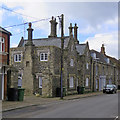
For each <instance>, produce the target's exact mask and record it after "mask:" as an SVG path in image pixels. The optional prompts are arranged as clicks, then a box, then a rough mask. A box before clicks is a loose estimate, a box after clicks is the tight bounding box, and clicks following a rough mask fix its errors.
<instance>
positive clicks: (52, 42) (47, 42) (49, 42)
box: [18, 36, 69, 48]
mask: <svg viewBox="0 0 120 120" xmlns="http://www.w3.org/2000/svg"><path fill="white" fill-rule="evenodd" d="M27 41H28V40H22V41H20V43H19V45H18V47H22V46H24V45H25V44H26V43H27ZM68 43H69V36H67V37H65V39H64V48H66V47H67V46H68ZM33 44H34V45H35V46H56V47H59V48H61V38H60V37H57V38H41V39H33Z"/></svg>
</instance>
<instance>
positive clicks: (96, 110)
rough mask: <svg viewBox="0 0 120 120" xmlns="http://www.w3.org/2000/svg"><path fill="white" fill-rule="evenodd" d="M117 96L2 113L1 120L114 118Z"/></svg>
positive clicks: (64, 102)
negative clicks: (20, 119)
mask: <svg viewBox="0 0 120 120" xmlns="http://www.w3.org/2000/svg"><path fill="white" fill-rule="evenodd" d="M116 116H118V94H103V95H99V96H93V97H87V98H81V99H75V100H68V101H64V100H63V101H62V102H61V101H60V102H55V103H52V104H47V105H40V106H32V107H27V108H23V109H17V110H13V111H8V112H4V113H3V118H115V117H116Z"/></svg>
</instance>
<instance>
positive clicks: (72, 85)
mask: <svg viewBox="0 0 120 120" xmlns="http://www.w3.org/2000/svg"><path fill="white" fill-rule="evenodd" d="M73 87H74V78H73V77H70V80H69V88H73Z"/></svg>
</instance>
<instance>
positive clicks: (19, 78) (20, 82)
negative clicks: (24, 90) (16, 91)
mask: <svg viewBox="0 0 120 120" xmlns="http://www.w3.org/2000/svg"><path fill="white" fill-rule="evenodd" d="M18 87H22V75H21V74H20V75H19V76H18Z"/></svg>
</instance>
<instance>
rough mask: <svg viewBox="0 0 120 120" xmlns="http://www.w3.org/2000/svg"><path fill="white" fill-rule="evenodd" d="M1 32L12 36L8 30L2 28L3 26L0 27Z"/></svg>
mask: <svg viewBox="0 0 120 120" xmlns="http://www.w3.org/2000/svg"><path fill="white" fill-rule="evenodd" d="M0 32H3V33H6V34H8V35H12V34H11V33H10V32H8V31H7V30H5V29H4V28H2V27H1V26H0Z"/></svg>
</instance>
